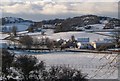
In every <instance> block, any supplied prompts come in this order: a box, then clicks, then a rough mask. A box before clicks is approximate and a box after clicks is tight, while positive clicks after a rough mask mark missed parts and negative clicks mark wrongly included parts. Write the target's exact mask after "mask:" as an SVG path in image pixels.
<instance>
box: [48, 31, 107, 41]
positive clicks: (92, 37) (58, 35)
mask: <svg viewBox="0 0 120 81" xmlns="http://www.w3.org/2000/svg"><path fill="white" fill-rule="evenodd" d="M72 35H74V36H75V38H76V39H77V38H89V39H90V42H92V41H97V40H103V39H104V38H108V36H103V35H98V34H94V33H88V32H61V33H54V34H52V35H48V37H49V38H51V39H55V40H57V39H61V38H62V39H66V40H68V39H70V38H71V36H72Z"/></svg>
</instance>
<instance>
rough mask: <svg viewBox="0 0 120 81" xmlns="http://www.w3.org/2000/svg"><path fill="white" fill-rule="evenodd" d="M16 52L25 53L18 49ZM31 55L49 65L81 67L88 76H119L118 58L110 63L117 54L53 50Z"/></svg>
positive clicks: (96, 77)
mask: <svg viewBox="0 0 120 81" xmlns="http://www.w3.org/2000/svg"><path fill="white" fill-rule="evenodd" d="M16 53H17V54H23V53H21V52H17V51H16ZM25 54H27V53H25ZM28 54H29V53H28ZM31 55H33V56H36V57H37V58H38V59H39V60H40V61H45V63H46V65H47V66H48V67H49V66H53V65H54V66H67V67H71V68H75V69H80V70H81V71H82V73H84V74H88V78H92V79H117V77H118V76H117V75H118V70H117V67H113V66H116V60H114V61H113V62H112V63H110V62H111V61H112V60H113V59H114V58H115V57H116V55H115V54H113V55H111V54H107V55H105V54H95V53H79V52H51V53H40V54H34V53H31ZM109 63H110V64H109ZM104 65H105V66H104ZM103 66H104V67H103ZM111 66H112V67H111ZM102 67H103V68H102ZM100 68H101V69H100Z"/></svg>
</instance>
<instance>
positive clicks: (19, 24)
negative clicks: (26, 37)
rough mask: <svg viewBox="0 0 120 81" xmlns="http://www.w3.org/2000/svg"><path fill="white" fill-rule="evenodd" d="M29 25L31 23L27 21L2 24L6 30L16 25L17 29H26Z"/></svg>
mask: <svg viewBox="0 0 120 81" xmlns="http://www.w3.org/2000/svg"><path fill="white" fill-rule="evenodd" d="M30 25H31V23H29V22H23V23H13V24H6V25H4V26H5V27H7V30H9V29H10V28H11V27H13V26H16V27H17V31H24V30H26V29H27V28H28V27H29V26H30Z"/></svg>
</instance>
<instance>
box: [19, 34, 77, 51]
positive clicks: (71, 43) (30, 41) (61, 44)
mask: <svg viewBox="0 0 120 81" xmlns="http://www.w3.org/2000/svg"><path fill="white" fill-rule="evenodd" d="M19 42H20V43H21V44H22V45H24V46H26V48H28V49H29V48H32V47H35V48H37V49H38V48H40V47H42V48H48V49H49V50H54V49H61V50H62V49H64V48H69V47H73V48H76V47H77V41H76V40H75V37H74V36H71V39H69V40H68V41H65V40H63V39H60V40H58V41H56V40H53V39H50V38H47V37H46V38H41V39H37V38H36V39H35V38H32V37H31V36H29V35H26V36H23V37H21V38H20V39H19Z"/></svg>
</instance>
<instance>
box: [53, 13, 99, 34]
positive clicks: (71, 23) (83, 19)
mask: <svg viewBox="0 0 120 81" xmlns="http://www.w3.org/2000/svg"><path fill="white" fill-rule="evenodd" d="M99 23H100V19H99V17H98V16H96V15H84V16H80V17H74V18H68V19H65V20H64V21H63V22H62V23H61V24H60V25H56V29H55V33H58V32H66V31H76V29H75V27H76V26H79V27H80V26H86V25H90V24H99Z"/></svg>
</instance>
